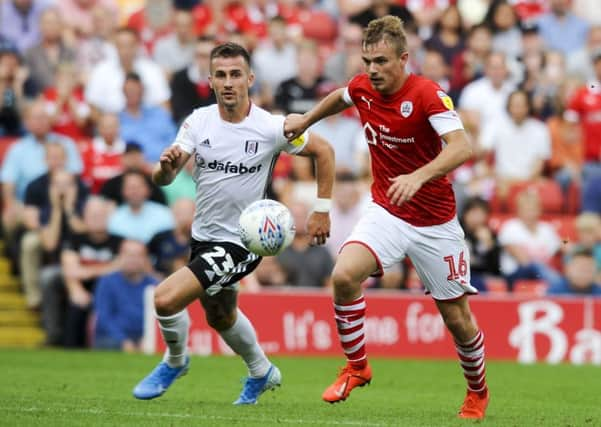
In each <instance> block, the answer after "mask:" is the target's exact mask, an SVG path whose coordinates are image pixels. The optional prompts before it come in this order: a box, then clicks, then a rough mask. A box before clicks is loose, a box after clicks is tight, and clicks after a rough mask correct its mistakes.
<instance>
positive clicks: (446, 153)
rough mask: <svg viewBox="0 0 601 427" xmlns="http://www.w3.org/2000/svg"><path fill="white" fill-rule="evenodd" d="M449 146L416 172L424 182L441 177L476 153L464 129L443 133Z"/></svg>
mask: <svg viewBox="0 0 601 427" xmlns="http://www.w3.org/2000/svg"><path fill="white" fill-rule="evenodd" d="M442 139H443V140H444V142H446V144H447V146H446V147H445V148H443V150H442V151H441V152H440V153H439V154H438V156H436V157H435V158H434V159H433V160H432V161H431V162H429V163H427V164H425V165H424V166H422V167H421V168H419V169H418V170H417V171H416V173H417V174H419V175H420V176H421V178H422V182H428V181H431V180H433V179H436V178H440V177H441V176H444V175H446V174H448V173H449V172H451V171H453V170H454V169H456V168H457V167H459V166H460V165H462V164H463V163H464V162H465V161H466V160H468V159H470V158H471V157H472V156H473V154H474V149H473V147H472V144H471V142H470V140H469V138H468V136H467V133H466V132H465V131H464V130H463V129H457V130H454V131H451V132H449V133H446V134H444V135H442Z"/></svg>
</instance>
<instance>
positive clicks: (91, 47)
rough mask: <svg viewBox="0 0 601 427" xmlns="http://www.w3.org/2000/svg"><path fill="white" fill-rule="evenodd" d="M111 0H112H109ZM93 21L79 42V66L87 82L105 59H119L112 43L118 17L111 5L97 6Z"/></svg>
mask: <svg viewBox="0 0 601 427" xmlns="http://www.w3.org/2000/svg"><path fill="white" fill-rule="evenodd" d="M109 1H110V0H109ZM91 13H92V16H91V18H92V23H91V26H90V27H89V28H88V30H87V32H86V36H85V37H84V38H82V39H80V40H79V41H78V43H77V68H78V69H79V72H80V74H81V78H82V81H84V82H87V81H88V79H89V76H90V73H91V72H92V70H93V69H94V67H95V66H96V65H97V64H98V63H100V62H103V61H106V60H109V59H110V60H111V61H113V62H117V61H118V57H117V49H116V48H115V46H114V45H113V44H112V43H111V38H112V37H113V32H114V30H115V27H116V25H117V17H116V16H115V14H114V12H113V11H112V9H111V8H110V7H105V6H103V5H97V6H95V7H94V8H93V9H92V11H91Z"/></svg>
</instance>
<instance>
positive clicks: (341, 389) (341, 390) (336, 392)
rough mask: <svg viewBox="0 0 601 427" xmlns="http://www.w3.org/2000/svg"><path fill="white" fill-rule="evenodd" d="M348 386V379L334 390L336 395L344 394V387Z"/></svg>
mask: <svg viewBox="0 0 601 427" xmlns="http://www.w3.org/2000/svg"><path fill="white" fill-rule="evenodd" d="M347 386H348V379H347V380H346V381H345V382H343V383H342V384H341V385H340V388H339V389H338V390H336V391H335V392H334V393H335V394H336V396H338V397H342V396H344V392H345V391H346V387H347Z"/></svg>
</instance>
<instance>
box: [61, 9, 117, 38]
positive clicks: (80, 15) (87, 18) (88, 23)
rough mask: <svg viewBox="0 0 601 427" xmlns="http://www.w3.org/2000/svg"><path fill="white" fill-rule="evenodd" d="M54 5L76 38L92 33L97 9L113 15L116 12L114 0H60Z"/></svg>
mask: <svg viewBox="0 0 601 427" xmlns="http://www.w3.org/2000/svg"><path fill="white" fill-rule="evenodd" d="M56 6H57V7H58V10H59V11H60V13H61V16H62V17H63V21H64V23H65V25H66V26H67V27H68V28H69V31H73V33H74V34H73V35H74V37H75V38H76V39H84V38H87V37H89V36H90V35H92V33H93V29H94V26H95V24H96V16H95V14H96V13H97V10H98V9H100V8H101V9H104V10H105V11H107V12H108V13H110V14H111V15H113V16H116V15H117V12H118V8H117V3H116V1H115V0H60V1H58V2H56ZM115 21H116V20H115Z"/></svg>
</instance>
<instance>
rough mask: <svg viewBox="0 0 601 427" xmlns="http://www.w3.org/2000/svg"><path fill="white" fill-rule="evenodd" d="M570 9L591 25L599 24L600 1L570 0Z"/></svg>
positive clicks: (600, 19) (600, 13) (600, 15)
mask: <svg viewBox="0 0 601 427" xmlns="http://www.w3.org/2000/svg"><path fill="white" fill-rule="evenodd" d="M572 10H573V11H574V13H575V14H576V15H578V16H580V17H581V18H582V19H584V20H586V21H588V22H590V23H591V24H593V25H601V3H600V2H598V1H597V0H572Z"/></svg>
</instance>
